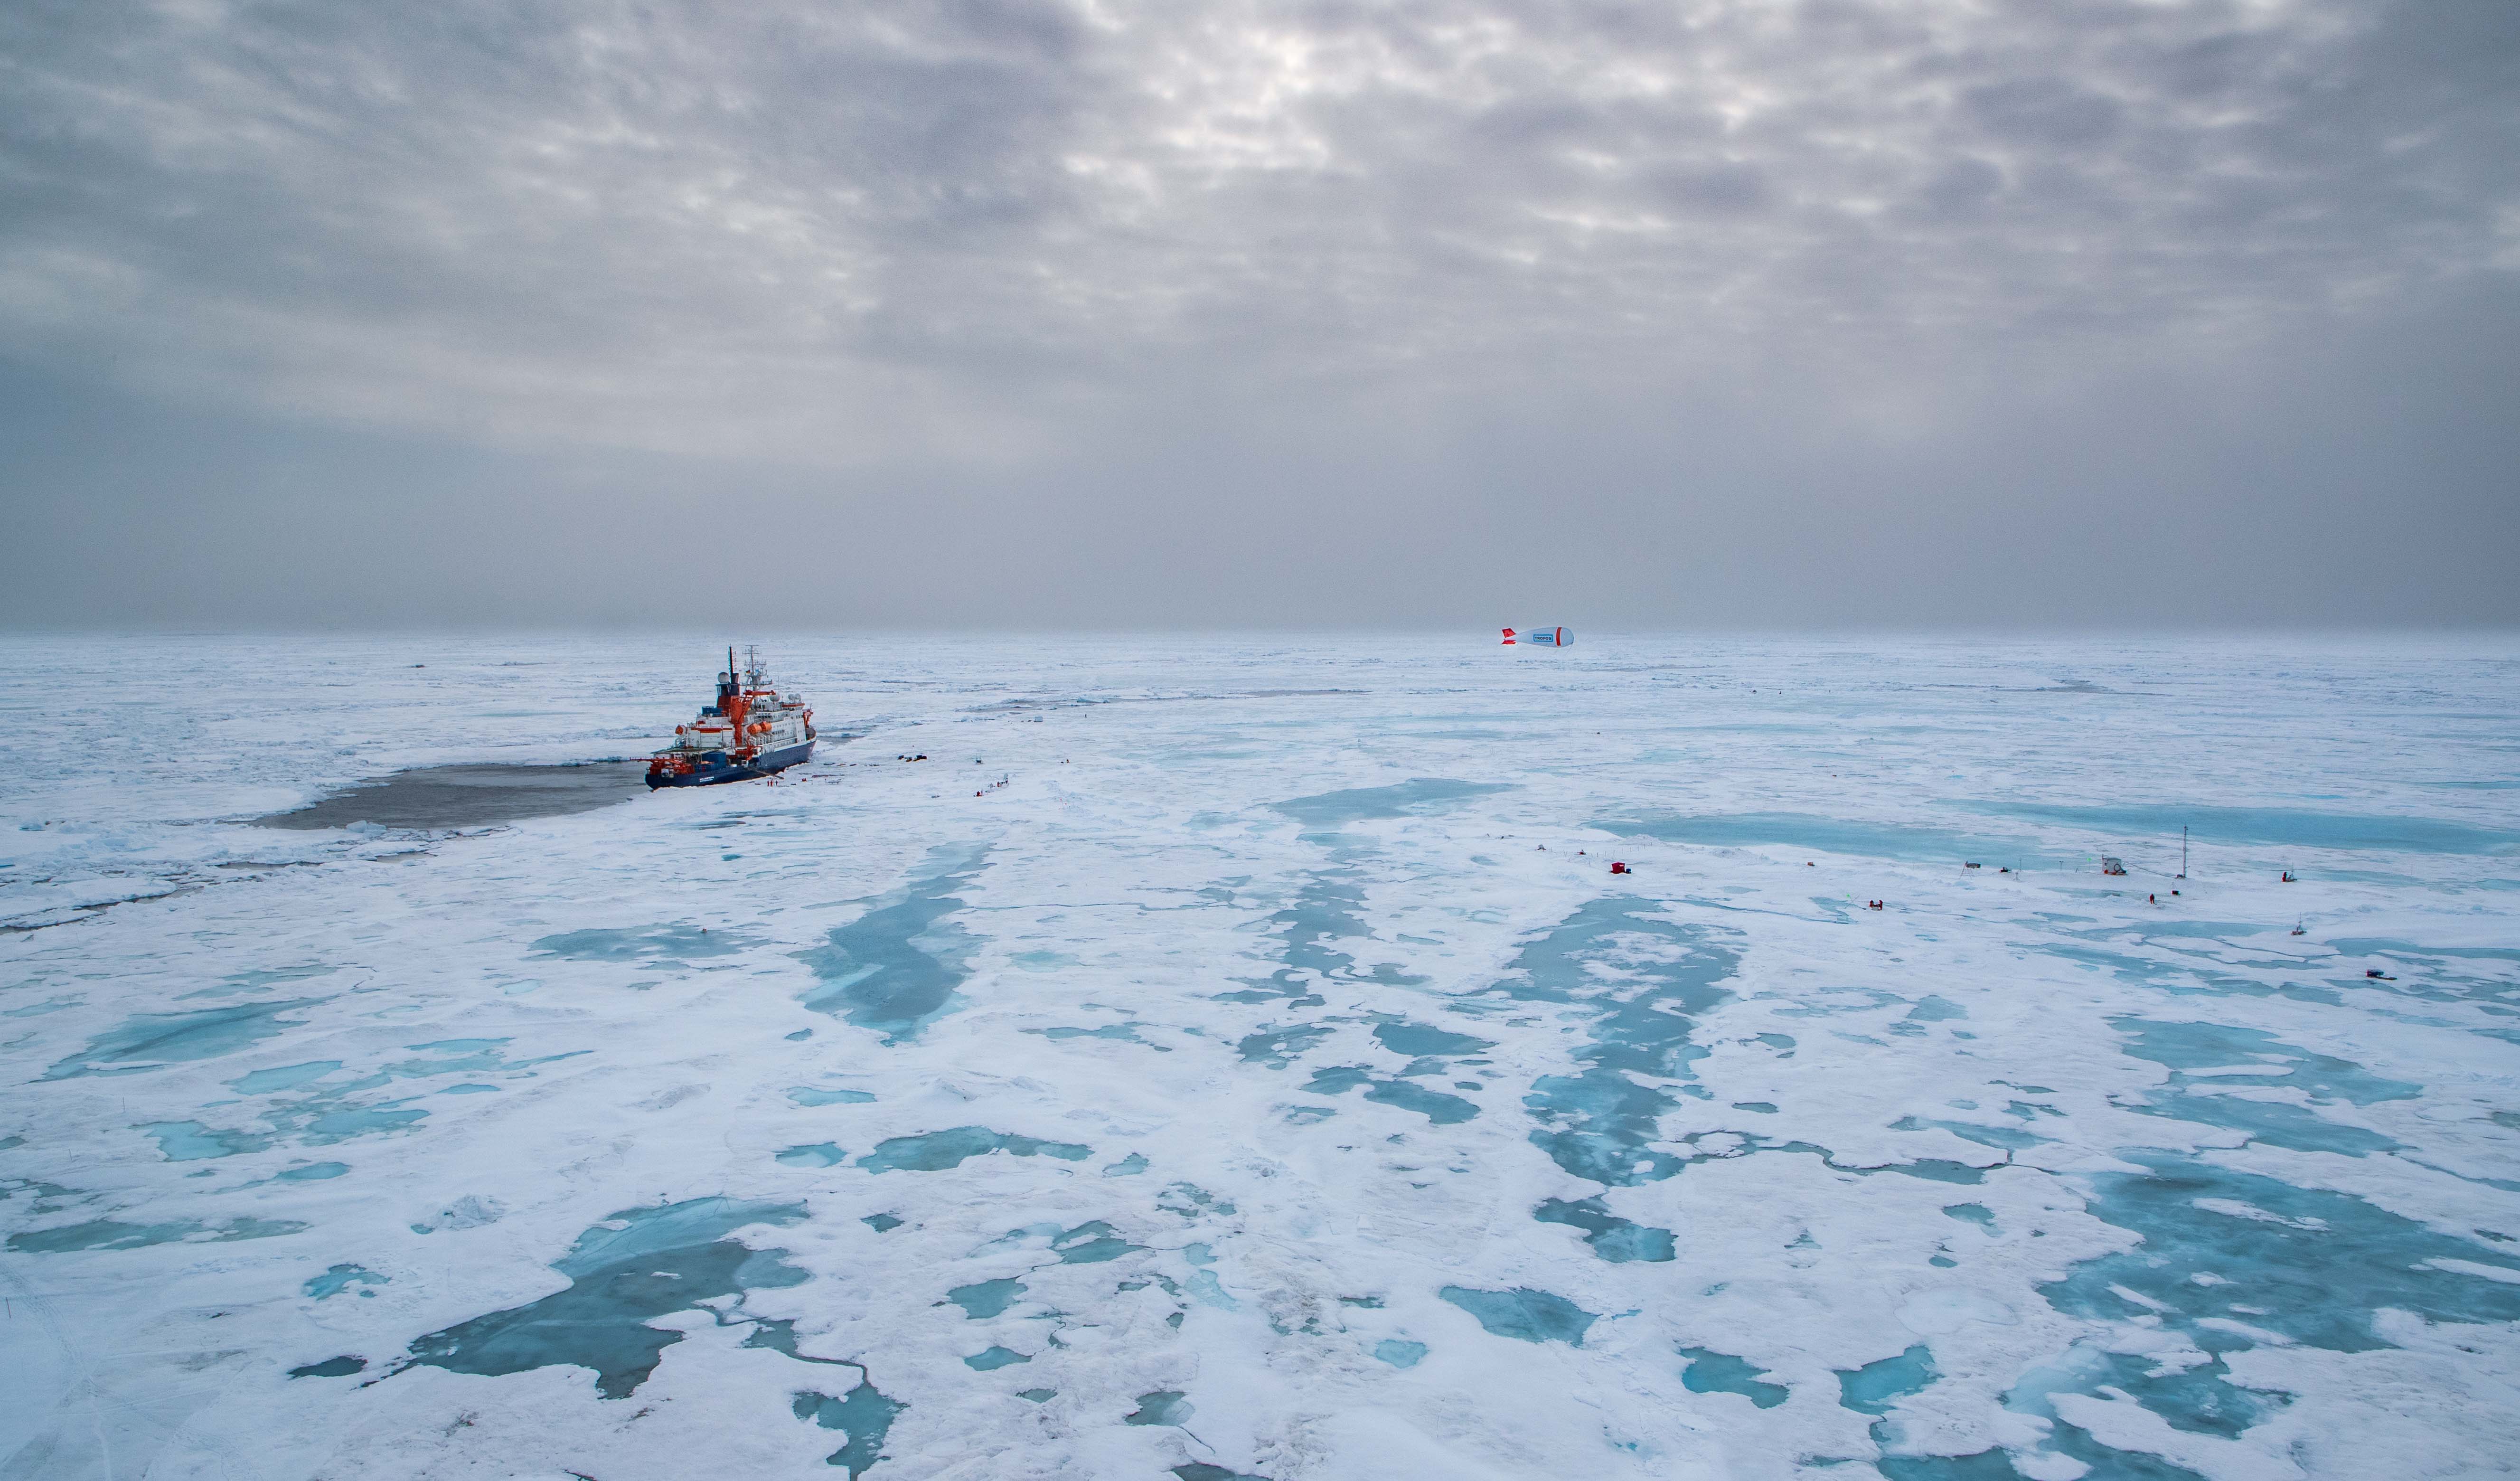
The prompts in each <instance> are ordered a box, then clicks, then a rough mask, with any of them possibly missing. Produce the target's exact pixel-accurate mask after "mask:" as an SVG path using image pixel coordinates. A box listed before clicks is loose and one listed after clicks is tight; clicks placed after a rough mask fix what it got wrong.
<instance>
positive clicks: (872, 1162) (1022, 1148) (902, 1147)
mask: <svg viewBox="0 0 2520 1481" xmlns="http://www.w3.org/2000/svg"><path fill="white" fill-rule="evenodd" d="M1001 1151H1002V1152H1006V1153H1008V1154H1009V1155H1011V1156H1016V1157H1057V1159H1059V1160H1060V1161H1062V1162H1082V1161H1084V1160H1085V1159H1086V1158H1088V1157H1090V1156H1092V1155H1094V1148H1092V1147H1090V1146H1079V1145H1078V1144H1075V1143H1073V1142H1044V1141H1041V1140H1039V1139H1037V1138H1033V1137H1022V1136H1017V1135H1015V1134H1014V1133H1012V1132H993V1131H991V1130H989V1129H988V1128H987V1127H985V1126H956V1127H949V1128H947V1129H946V1130H944V1131H941V1132H928V1133H927V1134H925V1135H924V1136H918V1137H890V1138H886V1139H885V1140H884V1141H881V1142H878V1143H877V1144H876V1147H875V1150H874V1151H871V1152H869V1153H867V1154H866V1155H865V1156H863V1157H860V1158H859V1159H858V1166H860V1167H863V1168H865V1169H866V1170H867V1171H868V1172H871V1173H889V1172H914V1173H941V1172H944V1171H946V1170H948V1169H949V1168H955V1167H960V1166H961V1165H962V1164H963V1163H964V1161H965V1160H966V1159H967V1158H971V1157H983V1156H986V1155H988V1154H989V1153H991V1152H1001Z"/></svg>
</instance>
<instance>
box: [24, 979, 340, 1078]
mask: <svg viewBox="0 0 2520 1481" xmlns="http://www.w3.org/2000/svg"><path fill="white" fill-rule="evenodd" d="M325 1001H327V1000H325V999H322V998H293V999H291V1000H290V1001H288V1002H286V1003H244V1004H239V1005H237V1006H235V1007H233V1008H205V1009H202V1010H198V1011H195V1012H189V1013H142V1014H140V1015H138V1016H137V1017H134V1018H131V1019H128V1020H126V1021H125V1022H123V1023H121V1024H119V1025H117V1026H116V1027H113V1028H110V1029H108V1030H106V1031H105V1032H104V1033H102V1034H99V1035H97V1036H96V1037H95V1038H93V1039H90V1040H89V1041H88V1044H87V1048H85V1049H83V1050H81V1051H79V1052H78V1053H77V1054H75V1055H70V1056H69V1057H68V1058H67V1059H64V1060H62V1061H61V1062H59V1063H57V1064H55V1065H54V1066H53V1067H52V1068H51V1069H48V1070H46V1071H44V1078H45V1079H47V1080H69V1079H74V1078H76V1077H78V1076H80V1075H136V1074H140V1073H142V1072H143V1071H146V1070H152V1069H156V1068H157V1067H158V1066H159V1065H161V1064H172V1063H178V1062H182V1061H186V1060H192V1059H211V1058H216V1057H217V1056H219V1055H229V1054H234V1053H236V1052H237V1051H238V1050H241V1049H247V1048H250V1047H251V1046H253V1045H255V1044H259V1043H261V1042H262V1041H263V1040H265V1039H268V1038H270V1037H271V1036H272V1035H274V1034H277V1033H279V1032H280V1031H281V1030H282V1029H285V1028H293V1027H296V1026H297V1025H298V1023H299V1021H300V1020H296V1019H290V1018H284V1017H282V1016H281V1014H283V1013H287V1012H290V1011H292V1010H296V1009H301V1008H312V1007H314V1006H315V1005H316V1004H319V1003H323V1002H325Z"/></svg>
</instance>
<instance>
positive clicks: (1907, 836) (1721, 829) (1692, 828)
mask: <svg viewBox="0 0 2520 1481" xmlns="http://www.w3.org/2000/svg"><path fill="white" fill-rule="evenodd" d="M1594 827H1596V828H1598V829H1601V830H1604V831H1607V832H1613V833H1617V834H1619V835H1620V836H1622V837H1629V838H1660V839H1664V840H1666V841H1668V842H1672V843H1693V844H1697V845H1699V846H1700V847H1704V848H1756V847H1759V846H1761V845H1764V844H1777V845H1781V846H1784V847H1789V848H1800V849H1808V850H1810V851H1811V852H1813V853H1820V854H1846V855H1850V856H1852V857H1855V858H1859V859H1913V860H1921V861H1934V862H1943V863H1948V862H1951V861H1955V860H1958V861H1966V860H1972V859H1978V860H1983V859H1995V860H2005V859H2025V858H2031V857H2034V856H2036V855H2037V854H2038V853H2039V852H2040V848H2039V845H2038V843H2037V842H2036V841H2034V840H2031V839H2027V838H1989V837H1983V836H1979V835H1976V834H1970V833H1957V832H1951V831H1948V830H1943V829H1935V828H1916V827H1905V826H1900V825H1896V824H1886V823H1851V822H1847V821H1845V820H1844V819H1839V818H1822V817H1816V816H1814V815H1812V814H1809V813H1706V814H1699V815H1694V816H1659V817H1651V816H1649V817H1643V818H1628V819H1604V820H1602V821H1600V822H1598V823H1596V824H1595V825H1594ZM2174 827H2175V825H2174Z"/></svg>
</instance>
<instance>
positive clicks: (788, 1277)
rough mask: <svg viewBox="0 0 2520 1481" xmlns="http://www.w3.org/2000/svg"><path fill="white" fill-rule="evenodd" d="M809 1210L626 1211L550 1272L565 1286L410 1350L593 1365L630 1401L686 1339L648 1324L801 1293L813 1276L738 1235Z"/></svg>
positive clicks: (495, 1366) (770, 1206)
mask: <svg viewBox="0 0 2520 1481" xmlns="http://www.w3.org/2000/svg"><path fill="white" fill-rule="evenodd" d="M804 1219H805V1207H804V1205H803V1204H800V1203H766V1202H745V1201H742V1200H739V1199H734V1198H694V1199H690V1200H688V1201H686V1202H682V1203H669V1204H664V1205H662V1206H660V1207H655V1208H638V1209H625V1210H623V1211H621V1212H620V1213H616V1214H614V1215H613V1216H612V1217H611V1218H610V1219H608V1220H607V1221H605V1223H603V1224H600V1225H598V1226H596V1227H595V1228H593V1229H590V1230H588V1231H587V1232H586V1233H585V1234H581V1235H580V1236H578V1240H577V1242H576V1243H575V1244H574V1245H572V1246H571V1247H570V1248H569V1251H568V1253H567V1254H566V1255H563V1256H562V1257H561V1259H559V1260H558V1261H556V1262H554V1264H553V1267H552V1268H553V1269H554V1270H557V1271H559V1272H560V1273H561V1274H562V1275H563V1276H566V1277H567V1278H568V1280H569V1283H568V1287H567V1288H566V1289H565V1290H560V1291H555V1292H553V1293H552V1294H551V1295H548V1296H545V1297H543V1298H542V1299H541V1300H539V1301H534V1302H530V1303H528V1304H526V1305H524V1306H517V1307H511V1308H509V1309H507V1310H505V1311H497V1312H492V1313H490V1314H489V1315H487V1316H482V1317H475V1318H473V1319H472V1321H470V1322H465V1323H461V1324H457V1325H454V1326H450V1327H447V1328H445V1329H443V1330H440V1331H434V1332H430V1333H428V1334H427V1336H424V1337H421V1338H419V1339H418V1340H416V1341H414V1342H413V1343H412V1344H411V1361H412V1362H413V1363H415V1364H426V1365H427V1366H429V1367H431V1368H442V1369H447V1370H448V1371H450V1372H459V1373H478V1374H482V1375H485V1376H490V1377H497V1376H501V1375H504V1374H507V1373H518V1372H523V1371H525V1370H526V1369H537V1368H550V1367H554V1366H559V1365H566V1366H574V1367H577V1368H584V1369H592V1370H593V1371H594V1373H595V1387H596V1392H597V1393H599V1394H601V1395H602V1396H603V1397H605V1398H607V1399H620V1398H626V1397H628V1396H629V1395H630V1394H632V1393H634V1392H636V1391H637V1389H638V1387H639V1385H640V1384H642V1383H645V1382H646V1381H648V1376H649V1374H651V1373H652V1372H654V1371H655V1369H656V1365H657V1363H658V1362H660V1361H661V1360H662V1358H663V1356H664V1351H665V1349H666V1348H668V1347H670V1346H672V1345H673V1344H675V1343H677V1342H680V1341H682V1340H683V1334H682V1333H681V1332H678V1331H670V1330H667V1329H664V1328H661V1327H654V1326H650V1325H649V1324H648V1323H649V1321H650V1320H652V1319H653V1318H656V1317H660V1316H663V1315H664V1314H666V1313H667V1312H676V1311H689V1310H696V1309H699V1308H700V1307H701V1306H702V1305H703V1303H705V1302H708V1301H710V1300H713V1299H715V1298H718V1297H721V1296H740V1295H742V1293H743V1292H744V1291H747V1290H756V1289H764V1288H774V1287H780V1286H789V1285H799V1284H802V1283H803V1282H804V1281H805V1279H807V1277H806V1273H805V1272H804V1271H801V1270H798V1269H796V1268H795V1267H793V1266H790V1265H788V1264H787V1263H786V1262H785V1261H784V1260H782V1259H780V1258H779V1257H780V1255H781V1254H782V1253H783V1252H782V1251H778V1250H755V1249H753V1248H751V1247H750V1246H748V1245H746V1244H744V1243H743V1242H742V1240H740V1239H738V1238H736V1237H735V1232H736V1231H737V1230H740V1229H742V1228H744V1227H746V1226H748V1225H760V1224H767V1225H789V1224H798V1223H802V1222H803V1221H804Z"/></svg>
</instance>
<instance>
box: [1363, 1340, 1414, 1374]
mask: <svg viewBox="0 0 2520 1481" xmlns="http://www.w3.org/2000/svg"><path fill="white" fill-rule="evenodd" d="M1373 1356H1374V1357H1375V1358H1377V1359H1379V1360H1381V1361H1382V1362H1384V1363H1388V1364H1390V1365H1391V1366H1392V1367H1393V1368H1416V1367H1417V1366H1418V1362H1419V1361H1420V1360H1422V1359H1423V1358H1424V1357H1425V1356H1426V1344H1425V1343H1423V1342H1411V1341H1409V1340H1408V1339H1406V1338H1403V1337H1385V1338H1383V1339H1382V1340H1381V1341H1379V1342H1376V1343H1375V1344H1373Z"/></svg>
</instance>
